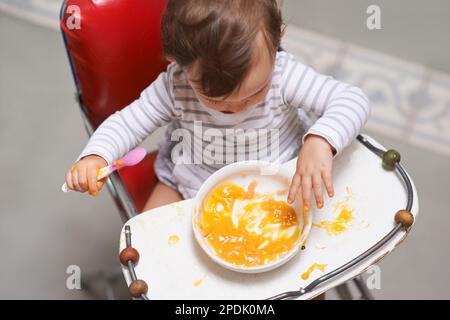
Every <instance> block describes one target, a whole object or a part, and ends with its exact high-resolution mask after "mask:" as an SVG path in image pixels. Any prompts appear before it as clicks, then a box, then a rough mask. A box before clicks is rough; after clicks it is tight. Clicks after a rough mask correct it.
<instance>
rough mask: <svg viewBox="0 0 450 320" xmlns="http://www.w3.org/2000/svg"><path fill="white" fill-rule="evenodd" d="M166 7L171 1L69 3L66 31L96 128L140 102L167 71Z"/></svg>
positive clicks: (84, 100)
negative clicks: (164, 42) (163, 35)
mask: <svg viewBox="0 0 450 320" xmlns="http://www.w3.org/2000/svg"><path fill="white" fill-rule="evenodd" d="M165 5H166V0H67V1H66V3H65V5H64V6H63V9H62V12H61V13H62V17H61V29H62V31H63V35H64V38H65V42H66V47H67V50H68V53H69V58H70V60H71V63H72V67H73V71H74V76H75V78H76V83H77V87H78V90H79V94H80V95H81V100H82V103H83V105H84V106H85V108H86V111H87V116H88V119H89V120H90V122H91V123H92V124H93V126H94V128H96V127H97V126H98V125H99V124H100V123H101V122H102V121H103V120H105V118H107V117H108V116H109V115H110V114H112V113H113V112H115V111H117V110H120V109H122V108H123V107H124V106H126V105H128V104H129V103H131V102H132V101H133V100H134V99H136V98H138V97H139V94H140V93H141V91H142V90H143V89H144V88H146V87H147V86H148V85H149V84H150V83H151V82H152V81H153V80H154V79H156V77H157V76H158V74H159V73H160V72H161V71H163V70H164V69H165V67H166V65H167V61H166V60H165V59H164V58H163V55H162V46H161V40H160V21H161V15H162V12H163V11H164V8H165ZM73 6H76V7H73ZM68 9H69V10H68ZM74 10H75V11H74ZM68 11H69V12H68ZM74 15H75V16H74ZM74 18H76V19H79V27H80V28H79V29H77V28H74V27H73V26H74V25H75V24H74V23H73V22H74V20H73V19H74Z"/></svg>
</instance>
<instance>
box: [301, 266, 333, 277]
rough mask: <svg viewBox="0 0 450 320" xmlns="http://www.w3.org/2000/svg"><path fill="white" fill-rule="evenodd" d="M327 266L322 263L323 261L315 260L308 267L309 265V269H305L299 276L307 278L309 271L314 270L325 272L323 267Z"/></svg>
mask: <svg viewBox="0 0 450 320" xmlns="http://www.w3.org/2000/svg"><path fill="white" fill-rule="evenodd" d="M326 267H327V265H326V264H323V263H317V262H314V263H313V264H312V265H311V266H310V267H309V269H308V270H307V271H306V272H304V273H303V274H302V275H301V276H300V277H301V278H302V280H308V279H309V276H310V275H311V273H312V272H313V271H314V270H316V269H317V270H319V271H320V272H325V268H326Z"/></svg>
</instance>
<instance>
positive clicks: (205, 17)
mask: <svg viewBox="0 0 450 320" xmlns="http://www.w3.org/2000/svg"><path fill="white" fill-rule="evenodd" d="M161 25H162V42H163V46H164V52H165V55H166V57H167V58H168V59H169V60H171V61H175V62H177V63H178V64H179V65H180V66H181V67H182V68H183V70H184V72H185V74H186V76H187V78H188V81H189V83H190V85H191V86H192V88H193V89H194V91H195V94H196V96H197V97H198V99H200V101H201V102H202V103H203V104H204V105H206V106H207V107H209V108H212V109H216V110H219V111H222V112H239V111H241V110H243V109H245V108H246V107H248V106H250V105H253V104H256V103H258V102H260V101H262V100H263V99H264V97H265V96H266V95H267V92H268V90H269V88H270V85H271V78H272V69H273V64H274V61H275V55H276V51H277V49H278V47H279V44H280V39H281V35H282V17H281V12H280V10H279V7H278V5H277V1H276V0H169V1H168V4H167V9H166V12H165V13H164V16H163V19H162V24H161Z"/></svg>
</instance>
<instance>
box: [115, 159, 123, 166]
mask: <svg viewBox="0 0 450 320" xmlns="http://www.w3.org/2000/svg"><path fill="white" fill-rule="evenodd" d="M116 163H117V166H118V167H119V168H120V167H121V166H122V165H123V161H122V160H121V159H119V160H117V161H116Z"/></svg>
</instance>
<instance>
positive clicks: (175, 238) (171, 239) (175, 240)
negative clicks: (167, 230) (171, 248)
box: [167, 234, 180, 245]
mask: <svg viewBox="0 0 450 320" xmlns="http://www.w3.org/2000/svg"><path fill="white" fill-rule="evenodd" d="M178 241H180V237H179V236H177V235H176V234H174V235H171V236H170V237H169V240H168V241H167V242H168V243H169V244H170V245H174V244H177V243H178Z"/></svg>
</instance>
